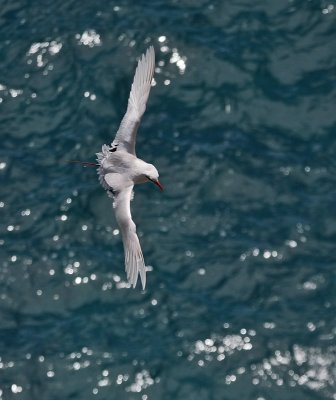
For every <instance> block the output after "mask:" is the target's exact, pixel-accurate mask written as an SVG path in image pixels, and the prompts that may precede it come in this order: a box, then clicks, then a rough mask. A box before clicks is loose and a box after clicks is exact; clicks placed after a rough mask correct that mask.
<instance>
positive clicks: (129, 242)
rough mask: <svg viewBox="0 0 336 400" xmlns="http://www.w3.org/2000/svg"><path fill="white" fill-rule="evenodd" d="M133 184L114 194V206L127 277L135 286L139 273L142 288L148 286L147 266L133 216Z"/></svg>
mask: <svg viewBox="0 0 336 400" xmlns="http://www.w3.org/2000/svg"><path fill="white" fill-rule="evenodd" d="M132 191H133V185H130V186H128V187H126V188H124V189H123V190H121V191H119V192H117V193H115V194H114V207H115V216H116V220H117V223H118V225H119V228H120V232H121V235H122V240H123V243H124V251H125V267H126V274H127V279H128V281H129V283H130V284H131V285H133V287H135V285H136V283H137V280H138V275H139V274H140V279H141V283H142V288H143V289H145V286H146V268H145V261H144V258H143V255H142V251H141V247H140V242H139V238H138V235H137V234H136V226H135V223H134V222H133V220H132V216H131V205H130V203H131V197H132Z"/></svg>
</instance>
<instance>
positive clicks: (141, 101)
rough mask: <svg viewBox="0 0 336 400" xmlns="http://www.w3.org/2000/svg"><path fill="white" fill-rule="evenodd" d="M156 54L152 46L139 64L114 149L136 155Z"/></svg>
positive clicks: (113, 145) (114, 142) (113, 144)
mask: <svg viewBox="0 0 336 400" xmlns="http://www.w3.org/2000/svg"><path fill="white" fill-rule="evenodd" d="M154 67H155V53H154V48H153V46H150V47H149V48H148V50H147V51H146V53H145V54H143V55H142V56H141V58H140V60H139V62H138V66H137V68H136V71H135V75H134V80H133V84H132V88H131V93H130V95H129V99H128V106H127V111H126V114H125V115H124V118H123V119H122V121H121V124H120V126H119V129H118V132H117V134H116V137H115V139H114V141H113V143H112V149H123V150H125V151H127V152H128V153H131V154H134V155H135V141H136V134H137V130H138V127H139V125H140V120H141V117H142V115H143V113H144V112H145V110H146V103H147V100H148V96H149V92H150V88H151V83H152V79H153V75H154Z"/></svg>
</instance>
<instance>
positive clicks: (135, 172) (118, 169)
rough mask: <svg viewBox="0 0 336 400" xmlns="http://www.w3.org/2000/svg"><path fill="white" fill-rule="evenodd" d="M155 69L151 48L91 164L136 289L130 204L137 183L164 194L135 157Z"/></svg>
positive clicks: (141, 269) (139, 260) (137, 263)
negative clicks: (115, 125) (109, 201)
mask: <svg viewBox="0 0 336 400" xmlns="http://www.w3.org/2000/svg"><path fill="white" fill-rule="evenodd" d="M154 67H155V53H154V48H153V46H151V47H149V49H148V50H147V51H146V53H145V54H143V55H142V57H141V58H140V60H139V62H138V65H137V68H136V71H135V75H134V80H133V84H132V88H131V92H130V95H129V99H128V106H127V111H126V114H125V115H124V118H123V119H122V121H121V124H120V126H119V129H118V132H117V134H116V136H115V138H114V140H113V142H112V144H111V145H110V146H107V145H105V144H104V145H103V146H102V151H101V152H100V153H97V162H98V164H93V165H97V166H98V175H99V181H100V183H101V184H102V186H103V188H104V189H106V190H107V192H108V194H109V196H110V197H111V198H113V200H114V204H113V207H114V211H115V216H116V220H117V223H118V225H119V228H120V232H121V236H122V240H123V244H124V251H125V268H126V274H127V279H128V281H129V283H130V284H131V285H132V286H133V287H135V286H136V283H137V280H138V275H140V279H141V283H142V288H143V289H145V286H146V268H145V261H144V258H143V255H142V251H141V247H140V242H139V238H138V236H137V233H136V226H135V223H134V222H133V220H132V216H131V207H130V202H131V199H132V193H133V186H134V185H135V184H136V183H145V182H153V183H154V184H155V185H157V186H158V187H159V188H160V189H161V190H163V187H162V185H161V183H160V182H159V173H158V171H157V169H156V168H155V167H154V165H152V164H148V163H147V162H145V161H143V160H141V159H140V158H138V157H137V156H136V154H135V141H136V134H137V130H138V127H139V124H140V120H141V117H142V115H143V113H144V112H145V109H146V102H147V99H148V96H149V91H150V88H151V83H152V79H153V74H154ZM90 164H91V163H86V165H90Z"/></svg>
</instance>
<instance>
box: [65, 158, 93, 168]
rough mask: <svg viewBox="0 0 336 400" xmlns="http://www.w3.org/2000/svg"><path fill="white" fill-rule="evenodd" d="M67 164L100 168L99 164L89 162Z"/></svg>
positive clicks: (73, 161) (71, 161)
mask: <svg viewBox="0 0 336 400" xmlns="http://www.w3.org/2000/svg"><path fill="white" fill-rule="evenodd" d="M66 162H68V163H72V164H81V165H83V167H95V168H97V167H99V164H97V163H93V162H87V161H78V160H67V161H66Z"/></svg>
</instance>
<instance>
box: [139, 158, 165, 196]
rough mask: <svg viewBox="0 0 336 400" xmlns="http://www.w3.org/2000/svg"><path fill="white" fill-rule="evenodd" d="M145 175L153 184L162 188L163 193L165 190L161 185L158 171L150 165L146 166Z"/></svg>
mask: <svg viewBox="0 0 336 400" xmlns="http://www.w3.org/2000/svg"><path fill="white" fill-rule="evenodd" d="M144 175H145V177H146V179H148V180H149V181H151V182H153V183H154V184H155V185H156V186H157V187H159V188H160V190H161V191H162V190H163V186H162V185H161V183H160V181H159V173H158V170H157V169H156V168H155V167H154V165H152V164H148V165H147V166H146V170H145V173H144Z"/></svg>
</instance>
